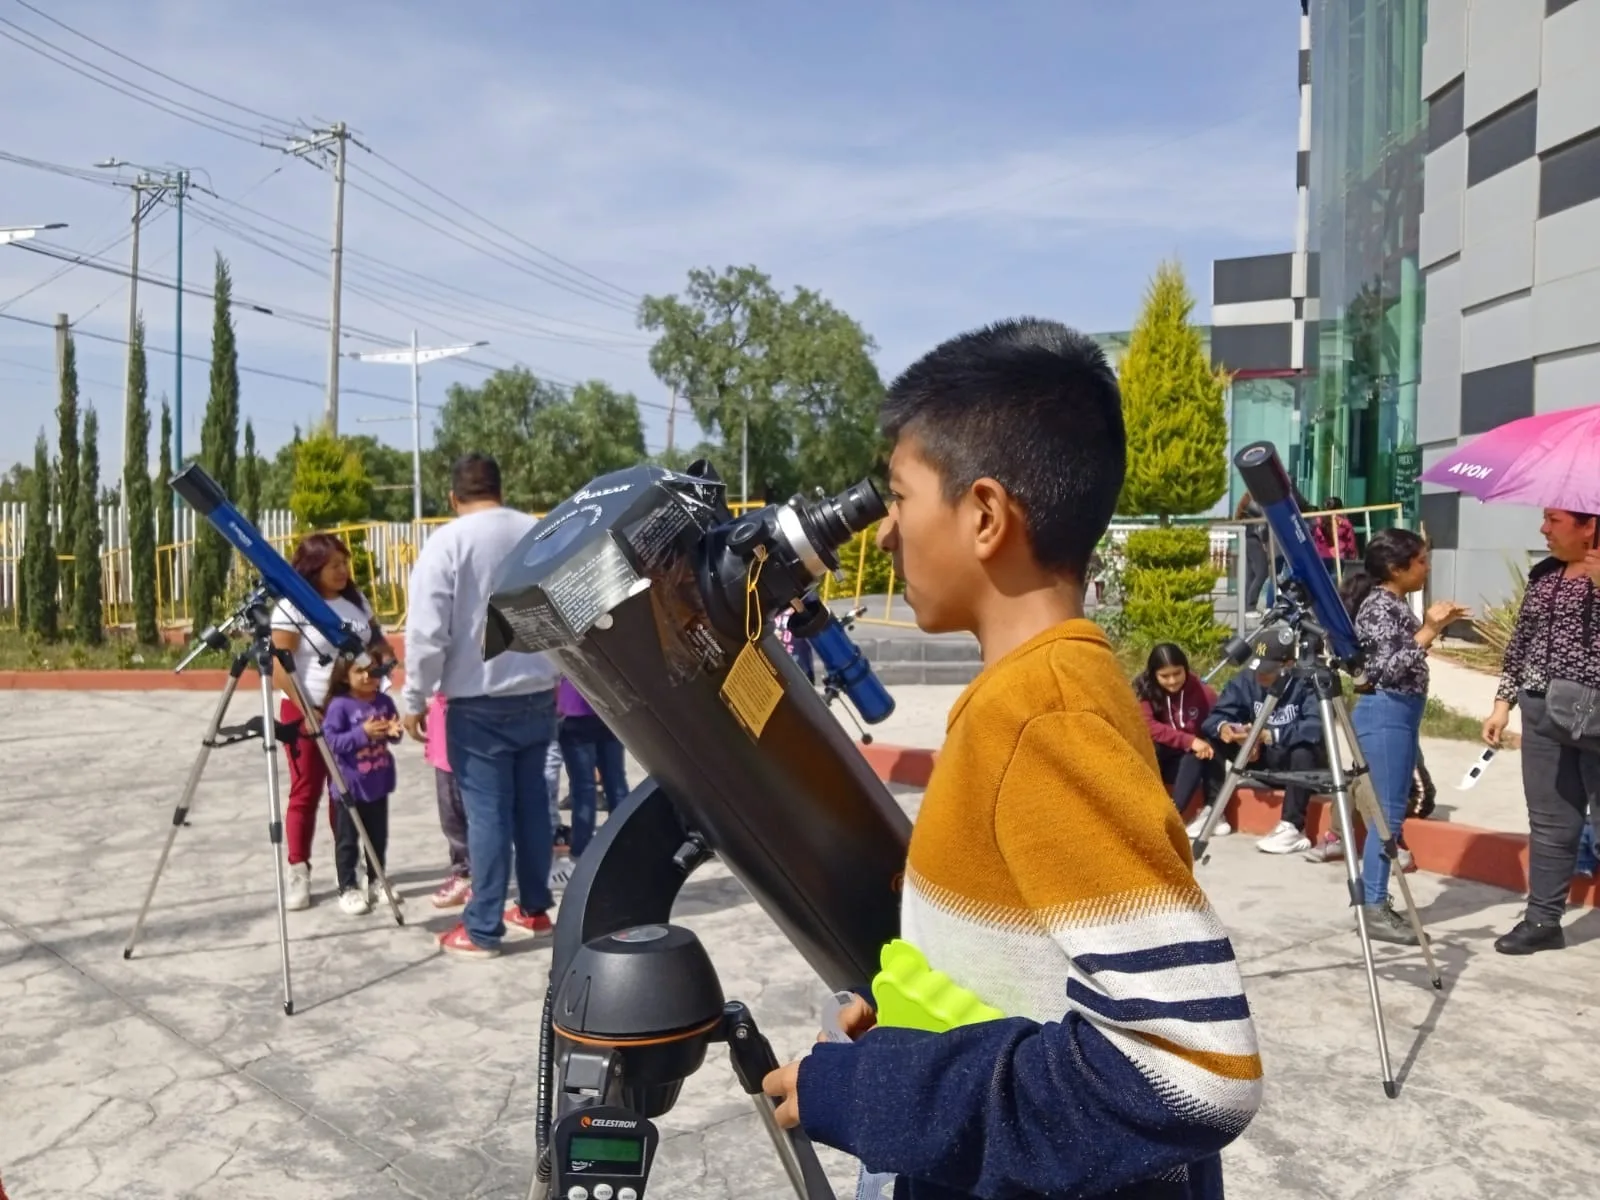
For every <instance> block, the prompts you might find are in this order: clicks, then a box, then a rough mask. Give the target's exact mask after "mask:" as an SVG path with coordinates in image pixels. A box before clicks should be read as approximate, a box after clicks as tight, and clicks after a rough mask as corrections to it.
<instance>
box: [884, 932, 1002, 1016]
mask: <svg viewBox="0 0 1600 1200" xmlns="http://www.w3.org/2000/svg"><path fill="white" fill-rule="evenodd" d="M878 963H879V966H880V967H881V968H882V969H881V970H880V971H879V972H878V974H877V976H876V977H875V978H874V979H873V981H872V998H873V1000H874V1001H875V1002H876V1004H877V1008H878V1021H877V1023H878V1024H879V1025H883V1026H889V1027H892V1028H896V1029H922V1030H926V1031H927V1032H928V1033H944V1032H946V1031H947V1030H951V1029H955V1028H957V1027H958V1026H961V1025H976V1024H978V1023H979V1022H981V1021H996V1020H999V1019H1000V1018H1001V1017H1003V1016H1005V1014H1004V1013H1003V1012H1001V1011H1000V1010H999V1009H998V1008H994V1007H991V1006H990V1005H988V1004H985V1003H984V1002H983V1001H982V1000H980V999H978V997H977V996H976V995H975V994H973V993H972V992H969V991H968V990H967V989H966V988H964V987H962V986H961V985H960V984H958V983H956V982H955V981H954V980H952V979H951V978H950V976H948V975H946V974H945V973H944V972H943V971H935V970H934V969H933V968H932V967H930V966H929V965H928V960H927V958H925V957H924V956H923V953H922V951H920V950H918V949H917V948H916V947H915V946H913V945H912V944H911V943H910V942H907V941H903V940H901V939H899V938H896V939H895V940H894V941H892V942H890V943H889V944H888V945H886V946H884V948H883V951H882V953H881V954H880V955H879V958H878Z"/></svg>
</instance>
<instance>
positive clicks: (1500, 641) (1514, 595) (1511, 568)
mask: <svg viewBox="0 0 1600 1200" xmlns="http://www.w3.org/2000/svg"><path fill="white" fill-rule="evenodd" d="M1506 570H1507V571H1508V572H1509V573H1510V575H1511V596H1510V598H1509V599H1507V600H1503V601H1501V602H1500V603H1499V604H1491V605H1489V606H1488V607H1487V608H1485V609H1484V610H1483V615H1482V616H1480V617H1478V618H1477V619H1476V620H1475V621H1473V622H1472V627H1473V629H1475V630H1476V631H1477V634H1478V636H1479V637H1480V638H1482V639H1483V645H1484V649H1485V650H1486V651H1488V653H1489V655H1490V656H1491V657H1492V659H1493V663H1494V669H1495V670H1496V671H1499V670H1500V669H1501V668H1502V667H1503V666H1504V664H1505V657H1506V647H1507V646H1509V645H1510V644H1511V635H1512V634H1513V633H1514V632H1516V628H1517V614H1518V613H1519V612H1521V611H1522V598H1523V596H1524V595H1526V594H1527V591H1528V575H1527V572H1526V571H1522V570H1519V569H1518V568H1517V566H1516V564H1515V563H1510V562H1508V563H1507V564H1506Z"/></svg>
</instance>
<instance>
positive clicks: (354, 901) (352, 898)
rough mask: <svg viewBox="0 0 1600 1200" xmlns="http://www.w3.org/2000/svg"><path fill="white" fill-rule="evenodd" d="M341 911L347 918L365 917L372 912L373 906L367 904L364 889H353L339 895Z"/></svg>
mask: <svg viewBox="0 0 1600 1200" xmlns="http://www.w3.org/2000/svg"><path fill="white" fill-rule="evenodd" d="M339 911H340V912H342V913H344V914H345V916H347V917H364V916H366V915H367V914H368V913H369V912H371V911H372V905H371V904H369V903H368V902H367V895H366V892H365V891H364V890H363V889H361V888H351V889H350V890H349V891H347V892H340V893H339Z"/></svg>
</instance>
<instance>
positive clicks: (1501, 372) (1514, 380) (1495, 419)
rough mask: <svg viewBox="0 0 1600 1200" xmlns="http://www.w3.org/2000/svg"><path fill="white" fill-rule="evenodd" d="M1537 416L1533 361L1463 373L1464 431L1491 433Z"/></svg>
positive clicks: (1462, 415) (1462, 422) (1466, 432)
mask: <svg viewBox="0 0 1600 1200" xmlns="http://www.w3.org/2000/svg"><path fill="white" fill-rule="evenodd" d="M1531 416H1533V360H1532V359H1531V358H1525V359H1523V360H1522V361H1521V362H1512V363H1502V364H1501V365H1500V366H1498V367H1485V368H1484V369H1483V370H1481V371H1467V372H1466V373H1464V374H1463V375H1462V376H1461V432H1462V434H1463V436H1467V435H1471V434H1474V433H1487V432H1488V431H1489V430H1491V429H1493V428H1495V427H1496V426H1498V425H1504V424H1505V423H1506V422H1507V421H1516V420H1520V419H1521V418H1522V417H1531Z"/></svg>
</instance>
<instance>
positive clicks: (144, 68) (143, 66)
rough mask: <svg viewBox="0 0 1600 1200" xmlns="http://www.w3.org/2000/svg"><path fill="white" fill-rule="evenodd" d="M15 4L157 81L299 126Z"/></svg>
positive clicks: (25, 4) (24, 1)
mask: <svg viewBox="0 0 1600 1200" xmlns="http://www.w3.org/2000/svg"><path fill="white" fill-rule="evenodd" d="M16 2H17V3H18V4H20V5H21V6H22V7H23V8H25V9H27V10H28V11H29V12H31V13H33V14H34V15H35V16H37V17H42V18H43V19H44V20H46V21H49V22H50V24H52V25H54V26H56V27H57V28H59V29H64V30H66V32H68V33H70V34H72V35H73V36H74V37H77V38H81V39H82V40H83V41H86V42H88V43H89V44H90V45H91V46H96V47H98V48H99V49H101V50H104V51H105V52H106V53H107V54H110V55H112V56H113V57H116V58H120V59H121V60H122V61H123V62H125V63H131V64H132V65H133V66H136V67H138V68H139V69H140V70H141V71H148V72H149V73H150V74H152V75H154V76H156V77H157V78H159V79H165V80H166V81H167V82H168V83H175V84H177V85H178V86H179V87H181V88H183V89H184V90H185V91H190V92H193V93H195V94H196V95H197V96H204V97H205V98H206V99H207V100H214V101H216V103H218V104H225V105H227V106H228V107H229V108H232V109H236V110H237V111H239V112H242V113H245V114H247V115H249V116H252V117H260V118H261V119H262V120H263V121H266V122H269V123H270V124H273V125H281V126H283V127H284V128H286V129H293V128H295V126H296V125H297V124H300V123H299V122H294V121H285V120H284V119H283V118H281V117H275V116H273V115H272V114H271V113H264V112H261V111H259V110H258V109H254V108H250V107H248V106H246V105H243V104H239V103H236V102H235V101H233V100H229V99H228V98H227V97H226V96H219V95H217V94H216V93H215V92H208V91H206V90H205V89H204V88H198V87H195V86H194V85H193V84H190V83H185V82H184V81H183V80H181V79H179V78H178V77H177V76H175V75H168V74H167V73H166V72H165V71H162V70H158V69H157V68H155V67H152V66H150V65H149V64H148V63H144V62H140V61H139V60H138V59H136V58H133V57H131V56H130V55H127V54H124V53H122V51H120V50H118V49H116V48H114V47H112V46H108V45H106V44H105V43H104V42H101V41H96V40H95V39H94V38H92V37H90V36H89V35H88V34H86V33H84V32H82V31H81V30H78V29H74V28H73V27H72V26H71V25H68V24H67V23H66V22H65V21H61V20H58V19H56V18H55V17H53V16H51V15H50V14H49V13H47V12H45V11H44V10H43V9H41V8H35V7H34V6H33V5H32V4H29V3H28V0H16Z"/></svg>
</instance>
